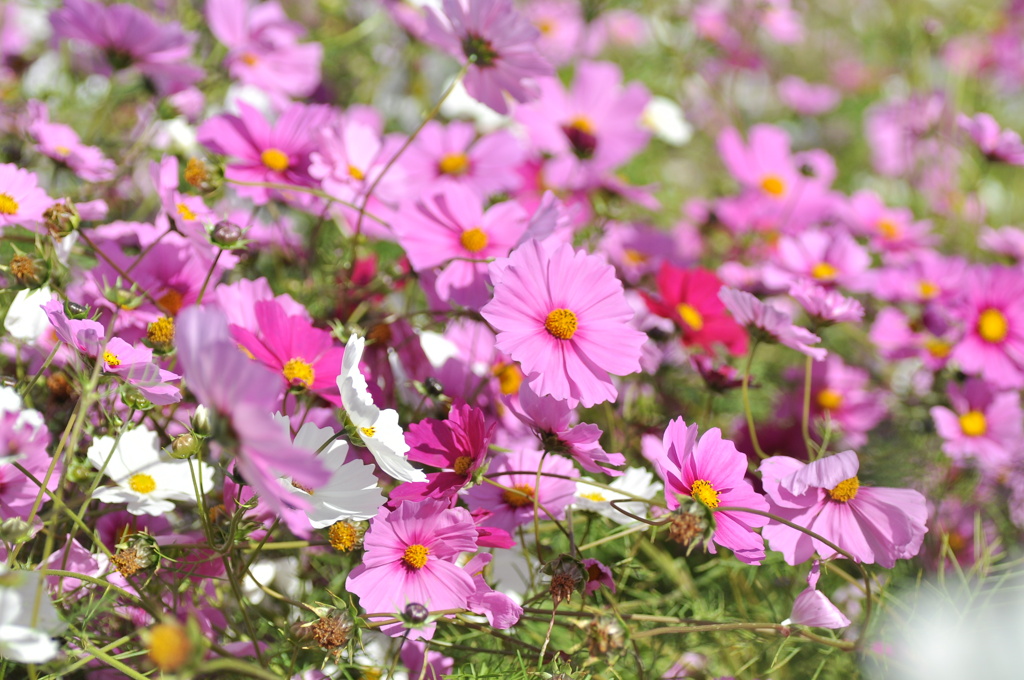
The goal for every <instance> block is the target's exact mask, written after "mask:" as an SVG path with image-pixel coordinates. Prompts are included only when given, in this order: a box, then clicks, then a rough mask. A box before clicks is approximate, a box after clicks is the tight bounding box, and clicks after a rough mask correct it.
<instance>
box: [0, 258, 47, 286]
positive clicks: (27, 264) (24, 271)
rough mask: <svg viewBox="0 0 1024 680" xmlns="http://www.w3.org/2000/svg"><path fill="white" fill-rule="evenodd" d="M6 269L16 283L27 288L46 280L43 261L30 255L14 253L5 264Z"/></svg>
mask: <svg viewBox="0 0 1024 680" xmlns="http://www.w3.org/2000/svg"><path fill="white" fill-rule="evenodd" d="M7 271H8V272H10V274H11V276H13V277H14V278H15V279H17V281H18V283H20V284H22V285H23V286H28V287H29V288H34V287H36V286H39V285H41V284H42V283H43V281H44V280H46V268H45V267H44V266H43V263H42V262H40V261H39V260H37V259H36V258H34V257H32V256H30V255H24V254H21V253H18V254H16V255H14V256H13V257H12V258H11V261H10V264H8V266H7Z"/></svg>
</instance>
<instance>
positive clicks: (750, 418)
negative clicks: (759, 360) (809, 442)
mask: <svg viewBox="0 0 1024 680" xmlns="http://www.w3.org/2000/svg"><path fill="white" fill-rule="evenodd" d="M756 350H757V343H756V342H755V343H754V344H753V345H751V346H750V354H748V355H747V364H746V366H745V367H744V368H743V383H742V385H741V391H742V392H743V411H744V413H746V414H747V429H748V430H750V443H751V444H752V445H753V447H754V453H756V454H757V455H758V457H759V458H767V457H768V456H767V455H766V454H765V452H764V451H762V450H761V444H760V443H759V442H758V441H757V429H756V428H755V427H754V413H753V411H751V410H750V367H751V366H752V365H753V363H754V352H755V351H756Z"/></svg>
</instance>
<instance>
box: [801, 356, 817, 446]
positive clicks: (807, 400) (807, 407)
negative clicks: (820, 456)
mask: <svg viewBox="0 0 1024 680" xmlns="http://www.w3.org/2000/svg"><path fill="white" fill-rule="evenodd" d="M813 363H814V359H812V358H811V356H810V355H807V360H806V362H805V363H804V410H803V416H802V418H801V420H800V428H801V431H802V432H803V434H804V445H805V446H806V447H807V459H808V460H814V459H815V455H814V453H815V452H814V446H813V444H812V443H811V369H812V367H813Z"/></svg>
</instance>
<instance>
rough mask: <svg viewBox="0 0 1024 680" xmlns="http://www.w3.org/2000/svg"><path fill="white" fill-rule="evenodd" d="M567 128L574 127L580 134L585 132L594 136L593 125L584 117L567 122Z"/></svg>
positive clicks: (577, 117)
mask: <svg viewBox="0 0 1024 680" xmlns="http://www.w3.org/2000/svg"><path fill="white" fill-rule="evenodd" d="M569 127H574V128H576V129H577V130H579V131H580V132H586V133H587V134H588V135H592V134H594V131H595V129H594V123H593V121H591V120H590V119H589V118H587V117H586V116H576V117H575V118H573V119H572V120H571V121H570V122H569Z"/></svg>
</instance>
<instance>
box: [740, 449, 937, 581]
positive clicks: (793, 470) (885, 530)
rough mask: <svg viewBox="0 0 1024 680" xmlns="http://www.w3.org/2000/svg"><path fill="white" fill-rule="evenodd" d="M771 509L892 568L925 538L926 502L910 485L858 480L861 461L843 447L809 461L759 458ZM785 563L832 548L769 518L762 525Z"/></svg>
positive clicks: (829, 553)
mask: <svg viewBox="0 0 1024 680" xmlns="http://www.w3.org/2000/svg"><path fill="white" fill-rule="evenodd" d="M760 469H761V478H762V483H763V484H764V489H765V493H766V494H767V498H768V503H769V505H770V506H771V512H772V513H773V514H775V515H779V516H780V517H783V518H785V519H787V520H789V521H791V522H794V523H795V524H798V525H800V526H802V527H804V528H806V529H809V530H810V531H813V532H815V533H817V534H819V535H821V536H823V537H824V538H826V539H828V540H829V541H831V542H832V543H835V544H836V545H838V546H839V547H840V548H842V549H843V550H845V551H846V552H848V553H850V554H851V555H852V556H853V558H854V559H855V560H857V561H858V562H864V563H865V564H874V563H877V564H880V565H882V566H883V567H885V568H887V569H892V567H893V566H894V565H895V564H896V560H898V559H909V558H911V557H913V556H915V555H917V553H918V551H919V550H920V549H921V542H922V541H923V540H924V535H925V532H926V531H927V530H928V529H927V527H926V526H925V520H926V519H927V517H928V508H927V505H926V503H925V499H924V496H922V495H921V494H920V493H918V492H917V491H914V490H913V489H888V488H876V487H867V486H861V484H860V479H858V477H857V472H858V470H859V469H860V461H859V460H858V458H857V454H856V453H854V452H853V451H843V452H842V453H837V454H835V455H832V456H827V457H825V458H821V459H819V460H816V461H814V462H813V463H802V462H800V461H798V460H796V459H795V458H789V457H788V456H773V457H771V458H768V459H767V460H765V461H763V462H762V463H761V468H760ZM761 533H762V534H763V535H764V537H765V539H766V540H767V541H768V544H769V546H770V547H771V549H772V550H777V551H778V552H781V553H782V554H783V556H784V557H785V559H786V562H787V563H788V564H800V563H801V562H805V561H807V560H809V559H810V558H811V557H812V556H813V555H814V553H815V552H817V553H818V555H819V556H821V557H822V558H824V559H828V558H831V557H834V556H836V552H835V551H834V550H833V549H832V548H829V547H828V546H827V545H825V544H824V543H822V542H820V541H818V540H817V539H813V538H811V537H810V536H808V535H807V534H805V533H803V532H801V531H798V530H796V529H792V528H790V527H788V526H785V525H782V524H776V523H774V522H769V524H768V525H767V526H766V527H764V529H763V530H762V531H761Z"/></svg>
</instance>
